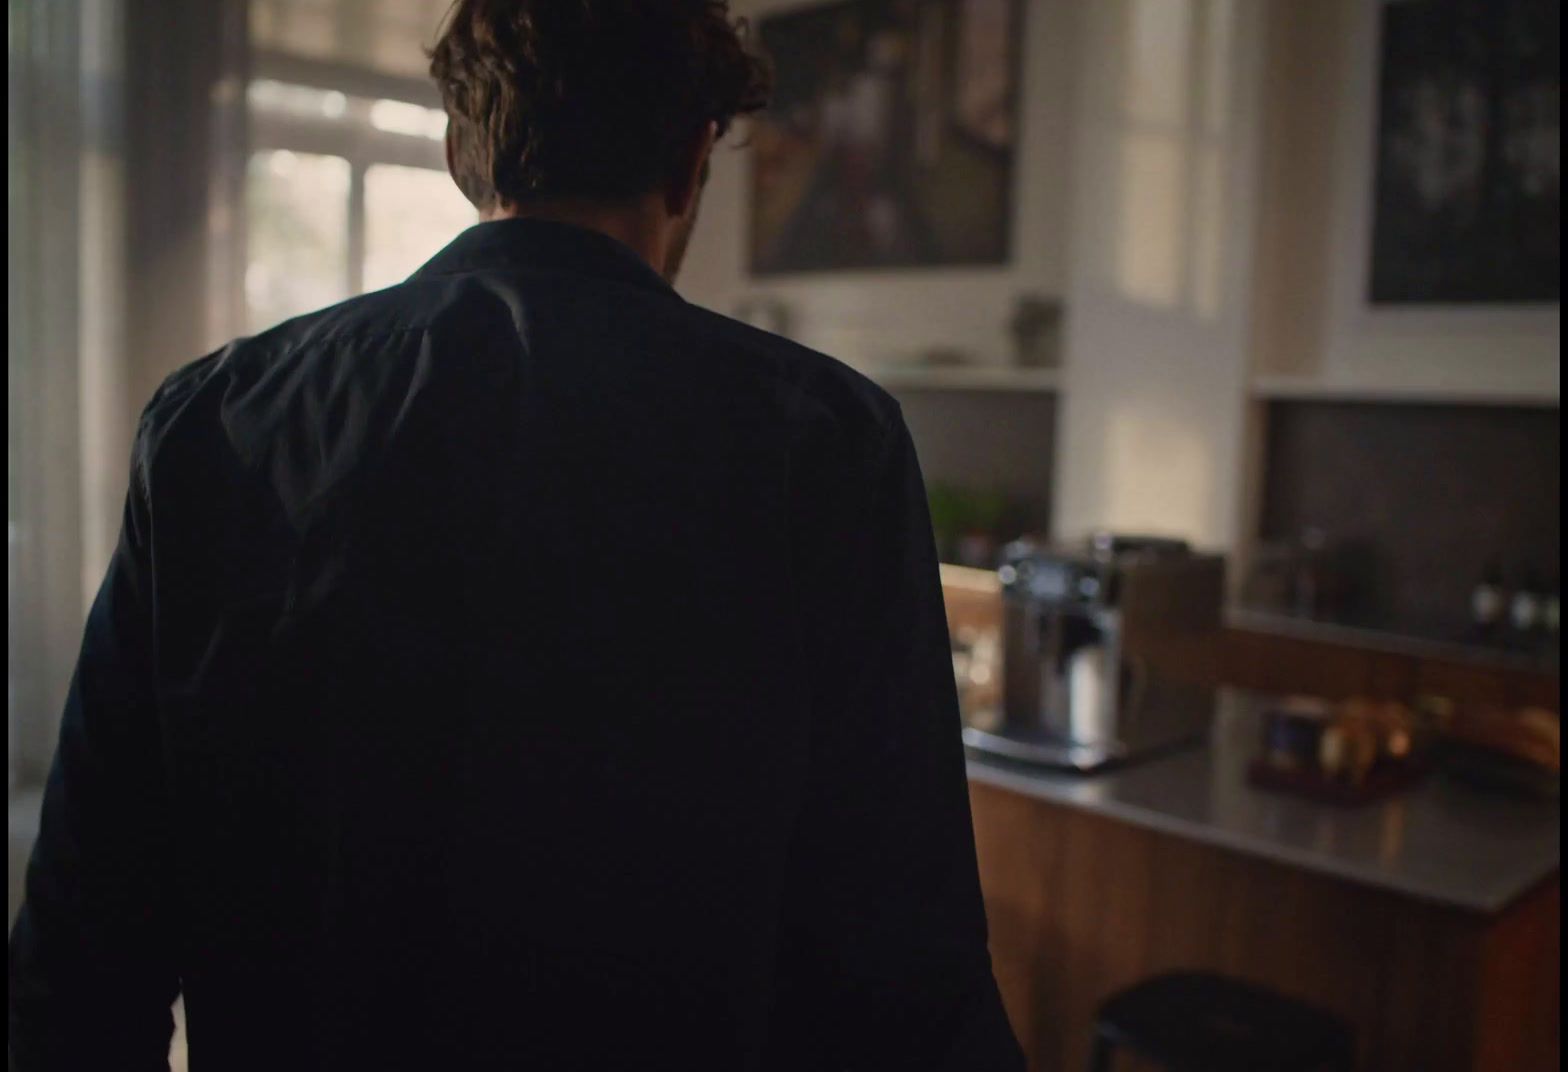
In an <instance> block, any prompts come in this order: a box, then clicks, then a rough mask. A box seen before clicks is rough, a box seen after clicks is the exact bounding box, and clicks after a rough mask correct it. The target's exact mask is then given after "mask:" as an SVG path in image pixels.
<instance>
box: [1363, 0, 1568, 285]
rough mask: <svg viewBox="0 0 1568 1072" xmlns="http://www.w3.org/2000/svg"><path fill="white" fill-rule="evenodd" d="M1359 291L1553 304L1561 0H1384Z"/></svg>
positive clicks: (1557, 254)
mask: <svg viewBox="0 0 1568 1072" xmlns="http://www.w3.org/2000/svg"><path fill="white" fill-rule="evenodd" d="M1380 29H1381V39H1380V56H1379V71H1378V107H1377V145H1376V178H1375V185H1374V193H1373V221H1372V249H1371V257H1372V263H1371V271H1370V273H1369V289H1370V293H1369V295H1368V296H1369V298H1370V300H1371V301H1372V303H1373V304H1375V305H1399V304H1423V303H1425V304H1433V303H1494V304H1529V303H1547V302H1556V301H1558V300H1559V297H1560V286H1561V274H1560V273H1561V240H1560V236H1559V235H1558V227H1559V226H1560V223H1561V192H1562V182H1561V173H1562V172H1561V101H1560V97H1561V91H1562V65H1561V43H1560V41H1559V39H1558V38H1559V33H1560V29H1561V6H1560V0H1384V3H1383V6H1382V12H1381V27H1380Z"/></svg>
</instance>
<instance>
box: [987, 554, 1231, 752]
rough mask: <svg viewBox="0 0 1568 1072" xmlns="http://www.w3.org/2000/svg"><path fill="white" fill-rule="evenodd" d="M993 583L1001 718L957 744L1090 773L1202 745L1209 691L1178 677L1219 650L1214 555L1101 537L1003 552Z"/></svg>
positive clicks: (1219, 577) (1220, 590) (1220, 570)
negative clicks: (997, 598)
mask: <svg viewBox="0 0 1568 1072" xmlns="http://www.w3.org/2000/svg"><path fill="white" fill-rule="evenodd" d="M999 577H1000V580H1001V584H1002V609H1003V620H1002V667H1001V670H1002V690H1001V708H1000V710H999V711H997V712H994V713H993V717H992V718H990V719H988V720H985V723H984V724H983V725H982V724H975V722H974V721H969V722H966V725H965V727H964V743H965V744H967V745H968V746H969V747H971V748H973V749H975V750H977V751H979V752H983V753H989V754H993V755H999V756H1003V757H1006V758H1009V759H1014V760H1020V761H1023V762H1028V763H1032V764H1036V765H1042V766H1047V767H1053V768H1061V769H1070V770H1079V771H1091V770H1096V769H1099V768H1101V767H1105V766H1109V765H1112V764H1116V763H1122V762H1127V761H1129V760H1133V759H1136V758H1138V757H1140V756H1144V755H1148V754H1151V753H1154V752H1159V751H1163V750H1166V749H1170V748H1174V747H1178V746H1180V745H1182V744H1185V743H1190V742H1194V741H1197V740H1201V739H1202V738H1203V736H1204V735H1205V733H1206V732H1207V730H1208V726H1209V723H1210V721H1211V720H1212V717H1213V714H1214V708H1215V703H1216V700H1217V692H1216V689H1215V688H1214V686H1213V685H1212V684H1205V683H1200V681H1201V676H1202V675H1198V674H1193V673H1191V672H1190V671H1191V668H1192V663H1193V661H1194V660H1193V656H1194V654H1195V653H1197V652H1201V651H1204V650H1206V649H1207V650H1212V649H1211V648H1209V647H1208V646H1209V645H1212V644H1214V643H1215V642H1216V641H1217V640H1218V635H1219V628H1220V623H1221V606H1222V603H1223V599H1224V590H1225V561H1224V559H1223V558H1222V557H1220V556H1218V555H1208V554H1199V553H1196V552H1194V551H1193V550H1192V549H1191V548H1190V547H1188V546H1187V545H1186V544H1185V543H1183V542H1181V541H1177V540H1167V539H1157V538H1146V537H1133V536H1118V535H1113V534H1109V533H1101V534H1097V535H1095V536H1092V537H1090V538H1089V539H1087V540H1085V541H1083V542H1081V543H1076V544H1069V545H1055V546H1042V545H1038V544H1035V543H1033V542H1028V541H1019V542H1017V543H1014V544H1011V545H1009V546H1008V547H1007V549H1006V550H1005V551H1004V553H1003V561H1002V566H1001V568H1000V570H999Z"/></svg>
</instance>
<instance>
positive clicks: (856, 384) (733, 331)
mask: <svg viewBox="0 0 1568 1072" xmlns="http://www.w3.org/2000/svg"><path fill="white" fill-rule="evenodd" d="M681 315H682V317H683V318H684V319H685V320H686V321H687V322H688V323H689V325H690V327H691V329H692V330H693V331H694V332H695V333H696V334H698V335H700V336H701V337H702V339H703V341H704V342H705V343H706V344H707V345H709V346H710V347H712V348H713V349H714V350H715V351H716V352H718V353H720V354H722V355H723V359H724V360H727V361H738V362H744V363H745V364H746V365H747V366H748V367H750V368H751V369H752V370H753V371H754V372H755V374H757V375H759V376H762V377H765V378H767V379H768V381H769V382H770V383H771V384H772V385H773V386H774V387H776V388H777V389H778V390H779V391H780V392H782V393H783V394H784V395H786V396H787V397H788V398H789V399H790V400H791V401H792V402H793V403H794V404H795V407H796V408H797V410H798V412H799V414H800V416H801V417H802V418H803V419H804V420H806V421H808V422H812V423H822V422H825V423H827V424H829V425H831V426H832V427H834V428H835V429H838V430H840V431H860V432H864V433H868V434H870V435H871V436H873V437H874V438H878V439H880V438H883V437H885V436H886V435H887V434H888V433H889V432H890V431H891V430H893V429H894V428H896V427H898V425H899V424H900V422H901V421H902V419H903V417H902V414H901V412H900V410H899V405H898V402H897V401H896V400H895V399H894V398H893V396H892V395H890V394H888V393H887V391H886V390H884V389H883V388H882V387H880V386H878V385H877V384H876V383H874V382H873V381H872V380H871V379H870V378H868V377H867V376H866V375H865V374H863V373H861V372H859V371H857V370H856V369H854V368H852V367H850V366H849V365H848V364H846V363H845V362H843V361H841V360H839V359H838V358H835V357H830V356H829V355H827V354H824V353H821V352H820V351H817V350H813V349H811V348H810V347H808V346H805V345H802V344H801V343H798V342H795V341H794V340H792V339H786V338H784V337H783V336H781V335H775V334H773V333H772V332H768V331H763V330H762V329H760V328H756V327H752V326H751V325H750V324H745V323H742V322H741V321H739V320H735V319H733V318H731V317H727V316H724V315H722V314H720V313H716V312H713V311H712V310H709V309H704V308H702V307H701V306H697V305H684V306H683V308H682V311H681Z"/></svg>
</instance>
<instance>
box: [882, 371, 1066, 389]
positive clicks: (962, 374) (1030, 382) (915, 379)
mask: <svg viewBox="0 0 1568 1072" xmlns="http://www.w3.org/2000/svg"><path fill="white" fill-rule="evenodd" d="M866 375H868V376H870V377H871V378H872V379H873V380H875V381H876V382H877V383H879V384H881V385H882V386H883V387H886V388H889V389H896V390H912V391H1022V392H1030V391H1032V392H1036V393H1050V392H1053V391H1056V390H1057V389H1058V386H1059V384H1060V382H1061V370H1060V369H1054V368H1038V369H1037V368H1014V367H1012V366H1009V365H944V366H933V367H920V366H899V365H875V366H872V367H871V368H870V369H868V370H867V371H866Z"/></svg>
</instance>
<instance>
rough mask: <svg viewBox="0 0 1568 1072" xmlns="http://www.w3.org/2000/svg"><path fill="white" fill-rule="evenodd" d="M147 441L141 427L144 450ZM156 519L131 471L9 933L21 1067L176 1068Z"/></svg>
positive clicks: (14, 1038) (26, 1070)
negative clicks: (154, 589) (155, 665)
mask: <svg viewBox="0 0 1568 1072" xmlns="http://www.w3.org/2000/svg"><path fill="white" fill-rule="evenodd" d="M144 438H145V428H144V430H143V434H142V435H139V436H138V444H137V446H138V449H137V451H136V457H137V458H138V459H140V458H141V457H142V451H141V447H142V444H143V441H144ZM149 541H150V518H149V513H148V503H147V495H146V486H145V481H144V480H143V473H142V467H141V465H140V464H139V463H138V464H137V465H136V466H134V467H133V472H132V475H131V487H130V491H129V493H128V495H127V501H126V507H125V515H124V522H123V526H122V529H121V534H120V540H119V544H118V547H117V549H116V551H115V553H114V555H113V557H112V559H111V561H110V564H109V568H108V572H107V575H106V576H105V578H104V580H103V584H102V587H101V588H100V589H99V592H98V595H97V598H96V599H95V601H94V602H93V605H92V609H91V611H90V612H89V613H88V617H87V624H86V629H85V631H84V636H83V639H82V646H81V652H80V655H79V657H78V660H77V664H76V671H75V673H74V675H73V677H72V680H71V686H70V691H69V694H68V696H67V699H66V704H65V711H64V714H63V717H62V719H61V724H60V737H59V741H58V744H57V746H56V750H55V756H54V762H53V764H52V766H51V769H50V773H49V779H48V783H47V785H46V787H45V790H44V800H43V811H42V815H41V818H40V824H39V833H38V840H37V842H36V843H35V845H34V847H33V853H32V858H31V860H30V862H29V864H28V868H27V880H26V895H25V900H24V902H23V905H22V908H21V912H20V913H19V915H18V917H17V920H16V923H15V925H14V927H13V929H12V931H11V939H10V948H9V983H10V999H9V1028H10V1042H9V1047H10V1057H11V1062H12V1067H13V1068H16V1069H19V1070H21V1072H31V1070H34V1069H84V1068H121V1069H133V1070H140V1069H167V1067H168V1052H169V1040H170V1036H171V1033H172V1030H173V1021H172V1017H171V1013H170V1006H171V1004H172V1002H173V1000H174V998H175V996H176V993H177V991H178V986H179V983H178V971H177V968H176V954H175V950H174V948H173V945H174V943H173V939H172V935H173V927H172V925H171V920H172V917H173V912H172V906H171V903H170V899H169V897H168V895H167V886H168V884H169V882H170V879H171V870H172V862H171V853H170V851H169V847H170V837H171V833H170V825H169V822H168V800H167V797H166V786H167V782H166V780H165V777H164V770H165V764H164V759H163V749H162V747H161V745H160V743H159V742H160V739H161V738H160V732H159V728H158V721H157V711H156V709H155V705H154V697H153V688H152V684H151V681H152V640H151V635H152V618H151V603H152V599H151V591H150V584H151V555H150V547H149Z"/></svg>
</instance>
